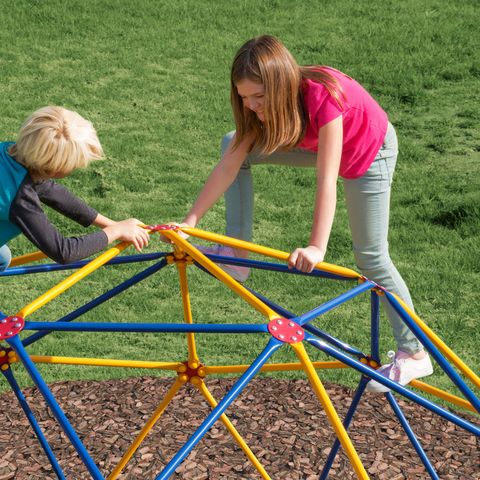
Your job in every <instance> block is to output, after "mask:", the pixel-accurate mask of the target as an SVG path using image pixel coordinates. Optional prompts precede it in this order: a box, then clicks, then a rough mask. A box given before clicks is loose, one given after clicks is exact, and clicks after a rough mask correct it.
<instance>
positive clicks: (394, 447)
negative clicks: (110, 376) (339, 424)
mask: <svg viewBox="0 0 480 480" xmlns="http://www.w3.org/2000/svg"><path fill="white" fill-rule="evenodd" d="M234 381H235V379H233V378H222V379H215V378H210V377H209V378H207V379H206V385H207V387H208V388H209V390H210V392H211V393H212V394H213V396H214V397H215V398H216V399H217V401H220V400H221V398H223V396H224V395H225V393H226V392H227V391H228V390H229V388H230V387H231V385H232V384H233V383H234ZM172 383H173V380H172V379H171V378H170V379H165V378H163V379H162V378H156V377H141V378H131V379H127V380H115V381H96V382H64V383H57V384H54V385H52V386H51V389H52V392H53V394H54V396H55V398H56V399H57V401H58V402H59V403H60V405H61V406H62V408H63V409H64V412H65V413H66V415H67V417H68V418H69V420H70V421H71V423H72V425H73V426H74V428H75V429H76V431H77V434H78V435H79V436H80V438H81V439H82V441H83V442H84V445H85V447H86V448H87V450H88V451H89V453H90V454H91V456H92V458H93V459H94V460H95V462H96V463H97V465H98V466H99V468H100V470H101V471H102V474H104V475H105V476H108V474H109V473H110V472H111V471H112V469H113V468H114V467H115V466H116V465H117V463H118V462H119V460H120V458H121V457H122V455H123V453H124V452H125V451H126V450H127V449H128V447H129V446H130V445H131V444H132V441H133V439H134V438H135V436H136V435H137V434H138V433H139V431H140V429H141V428H142V427H143V425H144V424H145V423H146V421H147V420H148V418H149V417H150V415H151V414H152V412H153V411H154V410H155V409H156V408H157V406H158V405H159V403H160V402H161V401H162V399H163V398H164V396H165V394H166V392H167V390H168V389H169V387H170V386H171V385H172ZM326 388H327V391H328V393H329V395H330V398H331V399H332V401H333V403H334V405H335V407H336V409H337V411H338V413H339V414H340V416H341V418H343V416H344V415H345V413H346V410H347V408H348V405H349V403H350V398H351V397H352V394H353V392H352V391H351V390H348V389H347V388H345V387H341V386H337V385H332V384H327V385H326ZM25 394H26V397H27V400H28V401H29V404H30V405H31V406H32V409H33V410H34V412H35V415H36V418H37V419H38V421H39V423H40V425H41V427H42V429H43V431H44V432H46V436H47V439H48V441H49V443H50V445H51V446H52V448H53V450H54V452H55V455H56V456H57V459H58V461H59V463H60V465H61V467H62V469H63V471H64V474H65V476H66V478H68V479H74V480H80V479H89V478H90V475H89V473H88V472H87V470H86V468H85V467H84V466H83V463H82V462H81V460H80V459H79V457H78V456H77V455H76V453H75V451H74V450H73V447H72V446H71V445H70V443H69V442H68V440H67V439H66V437H65V435H64V433H63V432H62V431H61V429H60V428H59V427H58V425H57V423H56V422H55V420H54V419H53V417H52V414H51V413H50V412H49V411H48V410H47V409H46V408H45V404H44V402H43V400H42V398H41V396H40V395H39V393H38V391H37V390H36V389H34V388H32V389H27V390H26V391H25ZM399 402H400V405H401V408H402V409H403V411H404V413H405V415H406V417H407V419H408V420H409V422H410V424H411V426H412V428H413V429H414V431H415V432H416V434H417V436H418V438H419V440H420V441H421V443H422V445H423V447H424V449H425V451H426V453H427V455H428V457H429V459H430V461H431V462H432V464H433V466H434V468H435V469H436V471H437V472H438V475H439V476H440V478H441V479H445V480H475V479H480V442H479V438H478V437H476V436H475V435H473V434H471V433H469V432H466V431H465V430H463V429H461V428H459V427H457V426H455V425H453V424H452V423H449V422H447V421H445V420H444V419H443V418H441V417H438V416H437V415H435V414H432V413H431V412H430V411H429V410H426V409H424V408H422V407H419V406H417V405H415V404H413V403H411V402H408V401H403V400H399ZM209 411H210V409H209V407H208V405H207V403H206V401H204V400H203V397H202V396H201V394H200V393H199V391H198V390H197V389H196V388H195V387H194V386H193V385H191V384H186V385H185V386H184V387H182V388H181V389H180V391H179V393H178V394H177V395H176V396H175V397H174V399H173V400H172V402H171V403H170V404H169V406H168V408H167V410H166V411H165V413H164V415H163V416H162V417H161V418H160V420H159V422H158V423H157V425H156V426H155V427H154V429H153V430H152V432H150V434H149V435H148V436H147V438H146V440H145V441H144V442H143V443H142V444H141V445H140V448H139V449H138V451H137V452H136V454H135V455H134V457H133V459H132V460H131V461H130V462H129V463H128V464H127V466H126V468H125V469H124V472H123V473H122V474H121V475H120V476H119V477H118V478H121V479H131V480H138V479H155V478H156V476H157V475H158V474H159V473H160V472H161V470H162V469H163V467H164V466H165V465H166V464H167V463H168V461H169V460H170V459H171V458H172V456H173V455H174V454H175V453H176V452H177V451H178V450H179V448H181V446H182V445H183V444H184V442H185V441H186V440H187V439H188V438H189V437H190V435H191V434H192V433H193V432H194V431H195V429H196V428H197V427H198V426H199V425H200V424H201V422H202V421H203V420H204V419H205V417H206V415H207V414H208V412H209ZM0 412H1V421H0V425H1V429H0V480H10V479H15V480H23V479H28V480H36V479H42V480H50V479H52V480H53V479H55V478H56V476H55V474H54V472H53V469H52V467H51V466H50V465H49V463H48V461H47V458H46V456H45V454H44V453H43V451H42V449H41V447H40V446H39V443H38V441H37V440H36V439H35V438H34V436H33V433H32V429H31V427H30V426H29V423H28V421H27V420H26V418H25V416H24V415H23V412H22V410H21V408H20V406H19V404H18V402H17V400H16V398H15V396H14V394H13V393H12V392H8V393H4V394H2V395H0ZM227 415H228V416H229V418H230V420H232V422H233V424H234V425H235V426H236V428H237V429H238V431H239V432H240V434H241V435H242V437H243V439H244V440H245V441H246V442H247V443H248V445H249V446H250V448H251V449H252V450H253V452H254V453H255V455H256V456H257V458H258V459H259V460H260V462H261V464H262V465H263V466H264V468H265V469H266V471H267V472H268V474H269V475H270V477H271V478H272V479H279V480H284V479H285V480H317V479H318V478H319V473H320V472H321V470H322V467H323V464H324V462H325V460H326V457H327V455H328V452H329V449H330V448H331V446H332V444H333V441H334V434H333V433H332V428H331V426H330V424H329V422H328V420H327V417H326V414H325V412H324V411H323V409H322V408H321V407H320V404H319V401H318V400H317V398H316V397H315V395H314V393H313V392H312V389H311V388H310V385H309V383H308V382H307V381H306V380H277V379H273V378H257V379H255V380H253V381H252V382H251V383H250V384H249V385H248V386H247V388H246V389H245V390H244V391H243V393H242V394H241V395H240V397H239V398H237V400H236V401H235V402H234V403H233V405H232V406H230V408H229V409H228V410H227ZM460 415H461V416H462V417H464V418H466V419H469V420H471V421H473V422H474V423H476V424H478V417H476V418H475V419H474V418H473V417H472V416H470V415H468V414H463V413H462V414H460ZM350 436H351V439H352V441H353V444H354V445H355V448H356V450H357V452H358V453H359V455H360V457H361V459H362V462H363V463H364V466H365V468H366V469H367V471H368V474H369V475H370V478H372V479H379V480H402V479H408V480H412V479H427V478H430V477H429V475H428V474H427V473H426V471H425V469H424V467H423V465H422V463H421V461H420V459H419V458H418V456H417V454H416V452H415V450H414V449H413V447H412V445H411V444H410V442H409V440H408V438H407V436H406V434H405V433H404V431H403V430H402V428H401V427H400V424H399V422H398V420H397V419H396V418H395V417H394V415H393V414H392V411H391V409H390V406H389V404H388V402H387V401H386V399H385V398H384V397H383V395H373V394H368V393H367V394H365V395H364V396H363V398H362V400H361V403H360V405H359V408H358V410H357V413H356V415H355V418H354V422H353V424H352V426H351V429H350ZM172 478H175V479H189V480H204V479H211V480H215V479H232V480H233V479H253V480H255V479H261V478H262V477H261V476H260V475H259V474H258V472H257V471H256V470H255V469H254V468H253V467H252V465H251V463H250V462H249V461H248V460H247V458H246V457H245V455H244V454H243V452H242V451H241V450H240V448H239V447H238V446H237V445H236V443H235V442H234V441H233V440H232V437H231V436H230V435H229V434H228V433H227V432H226V429H225V428H224V427H223V425H222V424H221V423H219V422H217V423H216V424H215V425H214V426H213V427H212V429H211V430H210V431H209V432H208V433H207V434H206V436H205V437H204V438H203V439H202V440H201V441H200V443H199V444H198V445H197V446H196V447H195V449H194V450H193V451H192V452H191V453H190V455H189V456H188V457H187V458H186V459H185V460H184V461H183V463H182V464H181V465H180V466H179V468H178V469H177V471H176V473H175V474H174V475H173V476H172ZM329 478H330V479H340V480H345V479H353V478H357V477H356V475H355V474H354V472H353V469H352V467H351V465H350V463H349V461H348V459H347V457H346V455H345V454H344V453H343V451H342V450H340V452H339V455H338V456H337V459H336V461H335V463H334V465H333V468H332V470H331V474H330V477H329Z"/></svg>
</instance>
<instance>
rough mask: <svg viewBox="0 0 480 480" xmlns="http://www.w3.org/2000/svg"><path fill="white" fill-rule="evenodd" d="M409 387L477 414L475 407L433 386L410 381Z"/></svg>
mask: <svg viewBox="0 0 480 480" xmlns="http://www.w3.org/2000/svg"><path fill="white" fill-rule="evenodd" d="M409 385H410V386H412V387H415V388H418V389H419V390H422V391H423V392H426V393H429V394H430V395H433V396H435V397H437V398H441V399H442V400H446V401H447V402H450V403H453V404H454V405H458V406H459V407H463V408H466V409H467V410H471V411H472V412H474V413H477V410H475V407H474V406H473V405H472V404H471V403H470V402H467V400H464V399H463V398H460V397H457V396H455V395H452V394H451V393H448V392H445V391H444V390H441V389H440V388H437V387H434V386H433V385H429V384H428V383H424V382H421V381H420V380H412V381H411V382H410V383H409Z"/></svg>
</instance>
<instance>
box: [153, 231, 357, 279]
mask: <svg viewBox="0 0 480 480" xmlns="http://www.w3.org/2000/svg"><path fill="white" fill-rule="evenodd" d="M180 229H181V231H182V232H185V233H186V234H188V235H192V236H193V237H197V238H201V239H203V240H208V241H211V242H215V243H221V244H222V245H227V246H229V247H233V248H241V249H243V250H248V251H249V252H252V253H259V254H261V255H265V256H267V257H271V258H276V259H278V260H285V261H287V260H288V257H289V256H290V254H289V253H286V252H282V251H280V250H275V249H273V248H268V247H263V246H261V245H257V244H255V243H250V242H245V241H244V240H238V239H236V238H231V237H226V236H224V235H218V234H216V233H211V232H206V231H204V230H200V229H198V228H192V227H181V228H180ZM162 234H163V232H162ZM316 268H317V269H318V270H321V271H323V272H328V273H334V274H337V275H341V276H343V277H347V278H361V275H360V274H359V273H357V272H355V271H354V270H350V269H349V268H344V267H339V266H338V265H332V264H330V263H326V262H321V263H319V264H318V265H317V266H316Z"/></svg>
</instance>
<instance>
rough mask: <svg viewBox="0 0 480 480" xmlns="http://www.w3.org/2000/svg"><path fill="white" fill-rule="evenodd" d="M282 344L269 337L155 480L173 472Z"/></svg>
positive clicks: (168, 475) (167, 476)
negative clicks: (257, 354) (256, 355)
mask: <svg viewBox="0 0 480 480" xmlns="http://www.w3.org/2000/svg"><path fill="white" fill-rule="evenodd" d="M282 345H283V343H282V342H280V341H279V340H276V339H275V338H270V340H269V342H268V344H267V346H266V347H265V348H264V350H263V351H262V352H261V353H260V355H259V356H258V357H257V358H256V359H255V361H254V362H253V363H252V364H251V365H250V367H249V368H248V369H247V370H246V371H245V373H244V374H243V375H242V376H241V377H240V378H239V379H238V380H237V382H236V383H235V384H234V385H233V387H232V389H231V390H230V391H229V392H228V393H227V395H225V397H223V399H222V401H221V402H220V403H219V404H218V405H217V406H216V407H215V408H214V409H213V410H212V412H211V413H210V414H209V415H208V417H207V418H206V419H205V420H204V422H203V423H202V424H201V425H200V427H198V429H197V430H196V431H195V432H194V433H193V435H192V436H191V437H190V439H189V440H188V441H187V442H186V443H185V445H184V446H183V447H182V448H181V449H180V450H179V451H178V452H177V453H176V455H175V456H174V457H173V458H172V460H170V462H169V463H168V464H167V465H166V466H165V468H164V469H163V471H162V472H161V473H160V475H158V476H157V478H156V480H165V479H167V478H170V476H171V475H172V474H173V473H174V472H175V470H176V468H177V467H178V466H179V465H180V463H181V462H182V461H183V460H184V459H185V457H186V456H187V455H188V454H189V453H190V452H191V451H192V450H193V448H194V447H195V445H196V444H197V443H198V442H199V441H200V440H201V439H202V437H203V436H204V435H205V434H206V433H207V431H208V430H209V429H210V428H211V427H212V425H213V424H214V423H215V422H216V421H217V420H218V419H219V418H220V416H221V415H222V414H223V413H224V412H225V410H226V409H227V408H228V407H229V405H230V404H231V403H232V402H233V401H234V400H235V399H236V398H237V397H238V395H240V393H241V392H242V390H243V389H244V388H245V387H246V385H247V384H248V383H249V382H250V380H251V379H252V378H253V377H254V376H255V375H256V374H257V372H258V371H259V370H260V369H261V368H262V366H263V365H264V364H265V362H266V361H267V360H268V359H269V358H270V357H271V356H272V354H273V353H274V352H275V351H276V350H278V349H279V348H280V347H281V346H282Z"/></svg>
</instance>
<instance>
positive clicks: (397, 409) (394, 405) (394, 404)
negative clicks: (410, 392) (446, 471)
mask: <svg viewBox="0 0 480 480" xmlns="http://www.w3.org/2000/svg"><path fill="white" fill-rule="evenodd" d="M385 396H386V397H387V400H388V403H390V406H391V407H392V409H393V411H394V412H395V415H396V416H397V418H398V420H400V424H401V425H402V427H403V429H404V430H405V433H406V434H407V436H408V438H409V440H410V442H411V443H412V445H413V448H415V450H416V452H417V453H418V456H419V457H420V460H421V461H422V463H423V465H424V466H425V469H426V470H427V472H428V473H429V475H430V477H431V478H433V480H440V477H439V476H438V475H437V472H436V471H435V469H434V468H433V465H432V464H431V462H430V460H429V459H428V457H427V455H426V453H425V451H424V450H423V447H422V445H421V444H420V442H419V441H418V439H417V437H416V436H415V433H414V432H413V430H412V427H410V424H409V423H408V420H407V418H406V417H405V415H404V413H403V412H402V409H401V408H400V405H399V404H398V402H397V400H396V398H395V397H394V396H393V394H392V392H387V393H386V394H385Z"/></svg>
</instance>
